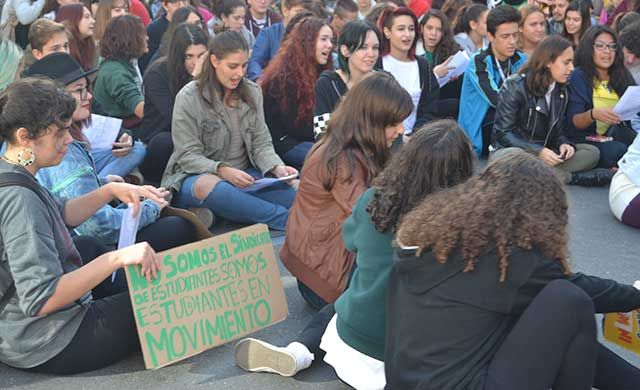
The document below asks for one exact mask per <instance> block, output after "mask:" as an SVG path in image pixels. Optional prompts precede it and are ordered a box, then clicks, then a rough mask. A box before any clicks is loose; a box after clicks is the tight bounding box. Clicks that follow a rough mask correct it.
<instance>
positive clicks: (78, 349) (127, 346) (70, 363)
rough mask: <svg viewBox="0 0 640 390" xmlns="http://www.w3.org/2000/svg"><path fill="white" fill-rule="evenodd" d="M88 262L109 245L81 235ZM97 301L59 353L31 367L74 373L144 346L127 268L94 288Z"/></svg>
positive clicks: (79, 239) (78, 244)
mask: <svg viewBox="0 0 640 390" xmlns="http://www.w3.org/2000/svg"><path fill="white" fill-rule="evenodd" d="M73 241H74V244H75V245H76V247H77V249H78V252H79V253H80V256H81V257H82V261H83V263H84V264H87V263H89V262H90V261H92V260H93V259H95V258H96V257H98V256H99V255H101V254H103V253H105V252H106V250H107V248H106V247H104V246H103V245H101V244H100V243H99V242H98V241H97V240H96V239H94V238H91V237H86V236H79V237H75V238H74V239H73ZM92 295H93V299H94V300H93V302H92V303H91V305H90V306H89V310H88V311H87V313H86V314H85V316H84V319H83V320H82V322H81V323H80V327H79V328H78V331H77V332H76V334H75V336H74V337H73V339H72V340H71V342H70V343H69V345H67V346H66V347H65V348H64V349H63V350H62V351H61V352H60V353H59V354H57V355H56V356H54V357H53V358H51V359H49V360H48V361H46V362H45V363H43V364H41V365H39V366H36V367H33V368H29V369H28V371H34V372H41V373H47V374H58V375H71V374H78V373H82V372H87V371H93V370H96V369H99V368H102V367H106V366H108V365H111V364H113V363H115V362H117V361H119V360H122V359H123V358H125V357H127V356H128V355H130V354H131V353H132V352H134V351H139V350H140V343H139V341H138V334H137V331H136V324H135V319H134V316H133V311H132V309H131V299H130V298H129V292H128V291H127V281H126V278H125V274H124V270H123V269H120V270H118V272H117V273H116V278H115V280H114V282H113V283H112V282H111V275H109V277H107V279H105V280H104V281H102V282H101V283H100V284H99V285H97V286H96V287H94V288H93V290H92Z"/></svg>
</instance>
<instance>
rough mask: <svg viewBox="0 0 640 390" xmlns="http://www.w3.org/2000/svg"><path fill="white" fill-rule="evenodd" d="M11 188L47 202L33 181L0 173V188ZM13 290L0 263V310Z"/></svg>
mask: <svg viewBox="0 0 640 390" xmlns="http://www.w3.org/2000/svg"><path fill="white" fill-rule="evenodd" d="M11 186H19V187H25V188H28V189H30V190H31V191H33V192H35V193H36V195H38V197H40V199H41V200H42V201H43V202H44V203H47V202H48V200H47V199H45V197H44V196H43V195H42V189H41V188H40V185H39V184H38V183H37V182H36V181H35V180H30V179H29V178H28V177H26V176H25V175H22V174H20V173H13V172H5V173H0V188H2V187H11ZM13 290H15V286H14V284H13V278H12V277H11V273H10V272H9V270H8V267H6V265H4V264H2V263H0V309H2V307H3V306H4V305H3V304H4V301H5V295H6V296H10V295H11V294H13Z"/></svg>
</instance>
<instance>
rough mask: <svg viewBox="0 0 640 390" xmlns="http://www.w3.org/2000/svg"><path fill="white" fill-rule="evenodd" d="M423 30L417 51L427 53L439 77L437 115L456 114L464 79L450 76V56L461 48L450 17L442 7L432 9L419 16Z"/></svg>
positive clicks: (425, 56)
mask: <svg viewBox="0 0 640 390" xmlns="http://www.w3.org/2000/svg"><path fill="white" fill-rule="evenodd" d="M420 33H421V35H422V39H421V40H420V41H418V45H417V47H416V54H417V55H420V56H424V58H426V59H427V61H429V64H430V65H431V66H432V67H433V73H434V74H435V75H436V78H437V79H438V85H439V86H440V99H439V100H438V116H439V117H443V118H444V117H448V118H457V117H458V106H459V105H460V88H462V79H461V78H460V77H457V78H451V77H448V74H449V71H450V70H451V68H450V67H449V66H448V64H449V61H450V58H452V57H453V56H454V55H455V54H456V53H457V52H459V51H460V50H462V49H461V48H460V45H458V43H457V42H456V41H455V40H454V39H453V31H452V30H451V24H450V23H449V19H448V18H447V16H446V15H445V14H444V13H443V12H442V11H440V10H437V9H432V10H430V11H429V12H427V13H426V14H424V16H423V17H422V19H420Z"/></svg>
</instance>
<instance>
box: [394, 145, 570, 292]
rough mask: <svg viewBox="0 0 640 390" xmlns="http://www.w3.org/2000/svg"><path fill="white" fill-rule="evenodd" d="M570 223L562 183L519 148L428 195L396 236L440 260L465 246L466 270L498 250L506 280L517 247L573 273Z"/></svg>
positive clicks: (502, 272)
mask: <svg viewBox="0 0 640 390" xmlns="http://www.w3.org/2000/svg"><path fill="white" fill-rule="evenodd" d="M568 222H569V217H568V215H567V198H566V194H565V192H564V189H563V185H562V183H560V181H559V180H558V178H557V176H556V175H555V174H554V173H553V171H552V170H551V168H549V167H548V166H546V165H545V163H543V162H542V161H541V160H540V159H539V158H538V157H537V156H532V155H530V154H528V153H526V152H524V151H522V150H521V149H518V150H515V151H513V152H510V153H506V154H505V155H504V156H501V157H498V158H496V159H495V160H493V161H492V162H491V163H489V165H488V166H487V169H485V171H484V172H483V173H481V174H480V175H478V176H475V177H473V178H471V179H469V180H468V181H467V182H465V183H462V184H460V185H458V186H456V187H453V188H450V189H448V190H445V191H441V192H437V193H436V194H434V195H431V196H428V197H427V198H425V199H424V200H423V201H422V203H420V205H418V206H417V207H416V208H415V209H414V210H413V211H411V212H410V213H409V214H407V215H406V216H405V217H404V220H403V222H402V224H401V225H400V228H399V229H398V234H397V236H396V239H397V241H398V243H399V244H402V245H407V246H418V248H419V249H418V252H417V255H418V256H420V254H421V253H422V252H424V251H425V250H428V249H429V248H430V249H431V250H432V251H433V253H434V255H435V257H436V259H437V260H438V261H439V262H441V263H444V262H446V261H447V258H448V257H449V255H451V254H452V253H453V252H454V251H455V250H456V249H460V251H461V253H462V256H463V258H464V260H465V261H466V267H465V269H464V272H470V271H473V269H474V267H475V264H476V263H477V262H478V260H479V258H480V257H481V256H482V255H483V254H485V253H487V251H489V250H491V249H493V248H495V250H496V252H497V254H498V258H499V259H500V263H499V269H500V276H499V280H500V281H501V282H502V281H504V280H505V278H506V276H507V268H508V266H509V256H510V255H511V252H512V250H513V249H514V248H521V249H524V250H533V249H537V250H539V251H541V252H542V254H543V255H544V256H545V257H546V258H548V259H550V260H554V261H559V262H560V264H561V265H562V267H563V268H564V271H565V273H567V274H569V272H570V271H569V265H568V262H567V224H568Z"/></svg>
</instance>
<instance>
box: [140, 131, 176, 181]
mask: <svg viewBox="0 0 640 390" xmlns="http://www.w3.org/2000/svg"><path fill="white" fill-rule="evenodd" d="M171 153H173V140H172V139H171V133H169V132H166V131H165V132H162V133H158V134H156V135H155V136H154V137H153V138H151V139H150V140H149V143H148V144H147V154H146V155H145V156H144V161H142V164H140V166H139V168H140V172H142V174H143V175H144V178H145V180H146V181H149V182H150V183H152V184H156V185H159V184H160V181H162V175H164V170H165V168H166V167H167V163H168V162H169V157H171Z"/></svg>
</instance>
